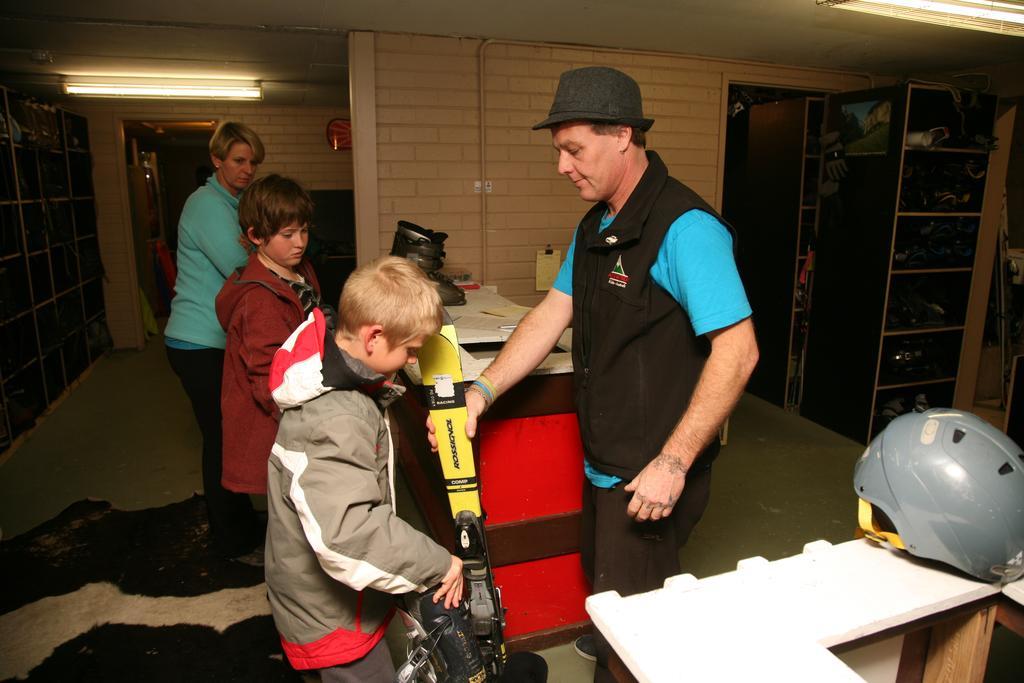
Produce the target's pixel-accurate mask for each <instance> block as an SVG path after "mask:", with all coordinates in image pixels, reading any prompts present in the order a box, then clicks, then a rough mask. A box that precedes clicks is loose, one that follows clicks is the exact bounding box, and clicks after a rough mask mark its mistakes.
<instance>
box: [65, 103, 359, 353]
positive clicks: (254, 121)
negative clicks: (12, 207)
mask: <svg viewBox="0 0 1024 683" xmlns="http://www.w3.org/2000/svg"><path fill="white" fill-rule="evenodd" d="M68 108H69V109H71V110H73V111H77V112H80V113H82V114H84V115H85V116H87V117H88V119H89V137H90V144H91V148H92V154H93V179H94V185H95V191H96V210H97V213H98V221H99V223H98V229H99V241H100V252H101V255H102V257H103V265H104V266H105V267H106V272H107V276H106V280H105V282H104V295H105V299H106V305H107V322H108V324H109V326H110V332H111V335H112V337H113V339H114V346H115V347H117V348H130V347H139V346H141V345H142V343H143V339H142V327H141V320H140V316H139V308H138V307H139V302H138V296H137V294H136V291H134V286H133V284H132V283H133V282H135V278H134V275H133V274H132V273H133V268H134V260H133V258H134V257H133V256H132V243H131V239H132V237H131V226H130V224H129V221H130V213H129V209H128V188H127V180H126V178H124V177H122V176H123V174H124V172H125V168H124V163H123V162H120V158H121V157H123V155H124V151H123V145H122V144H121V143H120V140H121V138H122V132H121V122H122V121H124V120H133V119H141V120H146V119H150V120H152V119H162V120H175V119H177V120H188V119H200V120H202V119H211V120H218V121H222V120H234V121H241V122H243V123H246V124H248V125H249V126H251V127H252V128H253V129H254V130H255V131H256V132H257V133H258V134H259V136H260V139H261V140H262V141H263V143H264V145H265V147H266V160H265V161H264V163H263V165H262V166H261V167H260V173H261V174H262V173H282V174H286V175H289V176H292V177H294V178H296V179H297V180H299V181H300V182H301V183H303V184H304V185H305V186H306V187H307V188H308V189H310V190H331V189H351V188H352V154H351V152H349V151H334V150H332V149H330V148H329V147H328V146H327V138H326V128H327V122H328V121H330V120H331V119H333V118H348V111H347V110H345V109H341V108H332V107H301V106H272V105H264V104H246V103H233V102H211V103H167V102H154V103H139V102H121V101H114V100H109V101H108V100H104V101H95V102H72V103H69V105H68Z"/></svg>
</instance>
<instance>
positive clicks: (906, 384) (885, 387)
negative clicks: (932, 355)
mask: <svg viewBox="0 0 1024 683" xmlns="http://www.w3.org/2000/svg"><path fill="white" fill-rule="evenodd" d="M955 381H956V377H940V378H938V379H922V380H918V381H916V382H903V383H901V384H880V385H878V386H877V387H875V391H887V390H890V389H906V388H908V387H924V386H928V385H930V384H947V383H949V382H955Z"/></svg>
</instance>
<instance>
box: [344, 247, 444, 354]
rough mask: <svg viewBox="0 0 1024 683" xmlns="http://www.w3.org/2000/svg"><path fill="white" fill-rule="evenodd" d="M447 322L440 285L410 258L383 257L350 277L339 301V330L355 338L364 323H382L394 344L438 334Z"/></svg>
mask: <svg viewBox="0 0 1024 683" xmlns="http://www.w3.org/2000/svg"><path fill="white" fill-rule="evenodd" d="M443 321H444V306H443V305H442V304H441V295H440V294H438V291H437V285H436V284H435V283H434V282H433V281H431V280H430V278H428V277H427V276H426V274H424V272H423V271H422V270H421V269H420V268H419V266H417V265H416V264H414V263H413V262H412V261H409V260H408V259H404V258H399V257H397V256H382V257H380V258H378V259H376V260H374V261H371V262H370V263H367V264H365V265H362V266H360V267H359V268H357V269H356V270H355V272H353V273H352V274H351V275H349V277H348V281H346V282H345V288H344V289H343V290H342V291H341V301H339V302H338V331H339V332H340V333H341V334H342V336H343V337H345V338H347V339H355V338H356V337H357V336H358V334H359V328H361V327H363V326H364V325H380V326H381V327H382V328H384V338H385V339H387V340H388V343H389V344H391V345H392V346H397V345H398V344H404V343H406V342H408V341H410V340H412V339H415V338H416V337H419V336H429V335H432V334H436V333H437V331H438V330H440V329H441V323H442V322H443Z"/></svg>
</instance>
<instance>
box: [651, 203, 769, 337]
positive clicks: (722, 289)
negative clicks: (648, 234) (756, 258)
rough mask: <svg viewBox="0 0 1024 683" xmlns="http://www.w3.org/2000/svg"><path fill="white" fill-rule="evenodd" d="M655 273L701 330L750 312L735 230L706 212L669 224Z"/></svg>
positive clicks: (689, 214)
mask: <svg viewBox="0 0 1024 683" xmlns="http://www.w3.org/2000/svg"><path fill="white" fill-rule="evenodd" d="M651 277H652V278H654V281H655V282H657V283H658V284H659V285H661V286H662V288H664V289H665V291H667V292H668V293H669V294H671V295H672V297H673V298H674V299H675V300H676V301H678V302H679V305H680V306H682V307H683V309H684V310H685V311H686V313H687V315H689V317H690V324H691V325H693V330H694V332H696V333H697V334H698V335H701V334H707V333H708V332H714V331H715V330H720V329H722V328H724V327H728V326H729V325H732V324H734V323H738V322H739V321H741V320H743V319H744V318H748V317H750V303H749V302H748V301H747V293H746V291H744V289H743V282H742V281H741V280H740V274H739V271H738V270H737V269H736V259H735V258H734V256H733V251H732V235H731V234H730V233H729V231H728V229H726V227H725V226H724V225H722V224H721V223H720V222H719V221H718V219H716V218H715V217H714V216H712V215H711V214H709V213H707V212H705V211H700V210H699V209H694V210H692V211H687V212H686V213H684V214H683V215H682V216H680V217H679V218H677V219H676V220H675V222H674V223H673V224H672V225H671V226H670V227H669V230H668V234H666V235H665V240H664V241H663V242H662V243H661V249H660V250H659V252H658V258H657V259H656V260H655V262H654V265H653V266H652V267H651Z"/></svg>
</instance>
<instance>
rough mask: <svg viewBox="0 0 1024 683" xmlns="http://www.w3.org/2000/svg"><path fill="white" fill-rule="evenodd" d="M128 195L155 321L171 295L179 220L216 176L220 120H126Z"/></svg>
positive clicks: (141, 276) (164, 312)
mask: <svg viewBox="0 0 1024 683" xmlns="http://www.w3.org/2000/svg"><path fill="white" fill-rule="evenodd" d="M123 125H124V141H125V145H124V147H125V155H126V163H127V167H128V176H127V178H126V182H127V183H128V193H129V199H130V205H131V211H132V235H133V238H134V249H135V266H136V271H137V274H138V279H139V287H140V289H141V290H142V291H143V293H144V294H145V297H146V302H147V303H148V304H149V307H150V309H151V310H152V312H153V313H154V314H155V315H156V316H157V317H162V316H165V315H168V314H169V312H170V300H171V297H172V296H173V266H174V261H175V259H174V255H175V251H176V249H177V242H178V217H179V216H180V215H181V209H182V207H183V206H184V205H185V200H186V199H188V196H189V195H190V194H192V192H194V191H195V190H196V188H197V187H199V186H200V185H202V184H204V183H205V182H206V179H207V178H209V176H210V175H211V174H212V173H213V168H212V165H211V162H210V152H209V142H210V137H211V136H212V135H213V131H214V130H215V129H216V127H217V121H215V120H211V119H206V120H200V121H163V120H135V121H125V122H124V124H123Z"/></svg>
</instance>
